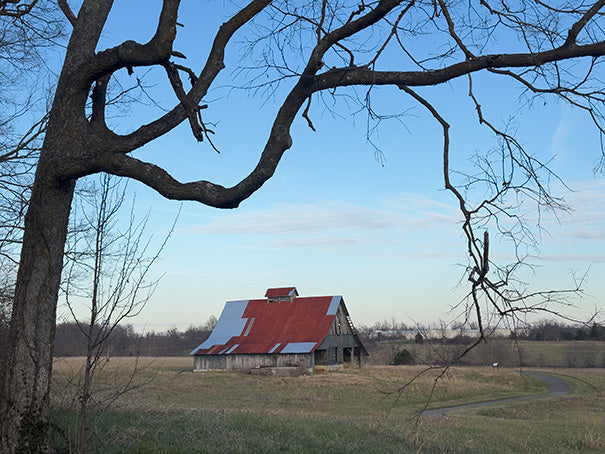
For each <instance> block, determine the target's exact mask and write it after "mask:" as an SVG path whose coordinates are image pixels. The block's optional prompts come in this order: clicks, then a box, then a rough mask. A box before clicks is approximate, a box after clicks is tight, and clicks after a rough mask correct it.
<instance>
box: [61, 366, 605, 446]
mask: <svg viewBox="0 0 605 454" xmlns="http://www.w3.org/2000/svg"><path fill="white" fill-rule="evenodd" d="M76 361H77V360H71V361H69V362H63V363H58V364H57V367H56V369H55V372H54V377H55V380H56V382H57V383H56V385H57V386H56V387H55V390H56V391H58V392H56V394H55V395H54V398H53V400H54V401H55V403H62V407H60V408H57V410H56V412H55V415H54V418H55V423H56V425H57V427H59V428H61V430H62V431H63V433H62V435H61V433H58V437H59V439H60V440H61V441H62V444H63V447H64V448H66V446H67V441H66V439H67V437H68V434H69V433H71V430H73V429H70V427H71V425H70V424H71V419H72V417H73V412H72V410H71V409H70V407H69V405H68V403H69V402H70V399H66V398H65V395H66V394H69V393H73V387H72V385H71V384H70V383H72V382H71V381H70V380H68V377H69V375H70V374H71V373H72V372H71V371H73V370H75V368H73V367H71V365H72V364H74V363H75V362H76ZM112 361H113V360H112ZM190 362H191V360H190V359H189V358H178V359H177V358H173V359H168V360H166V361H164V362H161V361H159V360H155V361H154V362H153V363H151V365H148V366H146V367H145V368H144V369H143V370H142V372H141V373H140V374H139V375H140V380H141V382H145V381H149V384H147V385H146V386H144V387H141V388H138V389H136V390H134V391H132V392H130V393H127V394H125V395H124V396H122V398H121V399H120V400H119V401H118V404H117V405H118V406H117V407H115V406H114V407H113V408H112V409H111V410H110V411H106V412H104V413H102V414H100V415H95V417H94V418H93V425H92V430H91V438H90V441H89V448H90V452H93V453H95V452H97V453H181V452H187V453H189V452H208V453H215V452H216V453H256V452H259V453H272V452H292V453H296V452H311V453H313V452H334V453H340V452H342V453H344V452H360V453H389V452H397V453H407V452H429V453H431V452H435V453H441V452H454V453H467V452H468V453H472V452H477V453H479V452H481V453H492V452H493V453H499V452H510V453H513V452H536V453H538V452H540V453H542V452H553V453H564V452H604V451H605V435H604V434H605V418H603V413H604V412H605V371H604V370H602V369H591V370H587V369H584V370H580V369H560V370H557V371H556V373H557V374H559V377H560V378H562V379H564V380H566V381H567V382H568V383H569V384H570V385H571V387H572V394H571V395H569V396H562V397H551V396H549V395H548V391H547V388H546V386H545V385H544V384H543V383H542V382H541V381H539V380H537V379H534V378H532V377H528V376H521V375H520V374H519V371H518V370H513V369H499V370H493V369H492V368H455V369H452V370H451V371H450V372H448V374H446V376H445V377H444V379H443V380H442V381H440V382H439V384H438V385H437V387H436V388H435V391H434V395H433V400H432V401H431V405H430V407H442V406H453V405H460V404H462V403H469V402H478V401H485V400H490V399H499V398H505V397H513V396H519V395H529V394H543V395H544V396H545V397H543V398H540V399H537V400H532V401H523V402H518V403H515V404H509V405H505V406H503V405H500V406H495V407H492V406H489V407H478V408H473V409H467V410H460V411H456V412H453V413H452V414H450V415H449V416H447V417H445V418H430V419H429V418H422V419H420V420H418V419H415V418H414V415H415V413H416V412H417V411H419V410H420V409H421V408H422V407H423V406H424V404H425V403H426V401H427V398H428V395H429V392H430V389H431V385H432V383H433V377H434V376H435V374H436V373H437V372H430V373H427V374H426V375H422V376H421V377H420V378H419V379H418V380H417V381H416V382H414V383H412V384H411V385H410V386H409V387H408V388H407V389H406V391H405V392H404V393H403V394H402V395H401V397H400V398H399V399H397V393H396V391H397V390H398V389H399V388H400V387H401V386H402V385H404V384H405V383H407V382H408V381H409V380H410V379H411V378H412V377H413V376H414V375H415V374H417V373H418V372H420V371H421V370H422V369H421V368H420V367H417V366H415V367H368V368H366V369H364V370H361V371H356V370H351V371H345V372H338V373H323V374H316V375H309V376H301V377H293V378H289V377H265V376H253V375H246V374H240V373H232V372H209V373H193V372H191V369H190ZM127 365H128V364H127V361H126V362H124V363H123V364H122V365H120V366H119V367H117V366H116V365H115V364H112V366H111V368H109V367H108V368H107V369H106V370H105V371H104V373H105V374H106V375H107V376H109V377H111V380H109V379H107V380H105V381H104V382H105V383H111V382H114V381H115V382H119V381H120V380H122V379H124V378H125V377H126V376H127V373H128V370H129V368H128V367H127ZM549 373H550V372H549Z"/></svg>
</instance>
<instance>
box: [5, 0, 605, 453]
mask: <svg viewBox="0 0 605 454" xmlns="http://www.w3.org/2000/svg"><path fill="white" fill-rule="evenodd" d="M35 3H36V2H29V3H28V2H19V3H18V4H16V3H14V2H3V3H1V4H0V9H1V11H6V14H9V12H11V11H12V12H13V13H14V14H17V15H19V14H20V11H26V10H27V8H28V5H31V6H33V7H34V8H33V9H32V12H33V11H35V7H36V4H35ZM19 4H21V5H22V7H21V9H19ZM71 6H73V5H71ZM112 6H113V2H112V1H111V0H84V1H83V2H82V4H81V6H80V8H79V10H78V11H77V13H76V12H75V11H72V8H71V7H70V5H69V2H67V1H59V2H58V5H57V8H59V9H60V11H61V12H62V13H63V14H64V15H65V18H66V21H67V22H69V24H70V26H72V27H73V29H72V30H71V37H70V40H69V44H68V46H67V49H66V51H65V59H64V63H63V66H62V70H61V74H60V77H59V79H58V82H57V86H56V90H55V95H54V101H53V105H52V108H51V110H50V114H49V118H48V123H47V128H46V133H45V137H44V144H43V146H42V150H41V152H40V157H39V159H38V163H37V169H36V176H35V181H34V183H33V188H32V192H31V197H30V198H29V208H28V211H27V215H26V218H25V230H24V235H23V246H22V249H21V259H20V262H19V273H18V277H17V285H16V291H15V300H14V305H13V311H12V321H11V333H10V336H11V344H10V356H9V367H8V372H7V377H6V386H5V393H4V397H3V400H2V408H1V409H0V410H1V411H0V414H1V415H2V447H3V449H4V450H5V451H6V452H14V451H15V449H16V446H21V447H26V448H25V449H30V450H36V449H37V448H38V447H42V448H41V449H51V448H50V425H49V424H48V421H49V408H48V398H49V397H48V392H49V378H50V373H51V361H52V340H53V335H54V329H55V313H56V302H57V292H58V290H59V284H60V279H61V270H62V262H63V253H64V246H65V238H66V232H67V226H68V221H69V214H70V208H71V203H72V198H73V191H74V186H75V182H76V180H77V179H79V178H81V177H84V176H87V175H91V174H94V173H99V172H105V173H109V174H113V175H118V176H124V177H128V178H133V179H136V180H138V181H140V182H142V183H143V184H145V185H147V186H149V187H151V188H153V189H154V190H156V191H157V192H159V193H160V194H161V195H163V196H164V197H166V198H169V199H176V200H193V201H198V202H201V203H203V204H206V205H208V206H212V207H218V208H235V207H237V206H238V205H239V204H240V203H241V202H242V201H243V200H245V199H246V198H248V197H250V196H251V195H252V194H253V193H254V192H255V191H256V190H258V189H259V188H260V187H261V186H262V185H263V184H264V183H265V182H266V181H267V180H268V179H269V178H271V176H272V175H273V174H274V173H275V171H276V169H277V166H278V164H279V162H280V160H281V158H282V156H283V155H284V153H285V152H286V151H287V150H288V149H290V148H291V147H292V146H293V143H294V139H293V137H292V136H291V127H292V125H293V122H294V121H295V119H296V118H299V117H302V118H303V119H304V120H305V121H306V123H307V124H308V126H309V127H310V128H311V129H313V128H314V125H313V121H312V118H311V116H310V106H312V105H313V103H316V102H327V103H328V104H329V101H327V100H329V99H330V97H331V96H336V95H338V94H340V93H343V92H344V93H348V94H349V96H353V97H355V96H357V99H358V100H359V101H360V103H361V106H362V107H363V108H365V109H367V110H368V112H369V113H370V115H376V119H377V120H380V115H379V114H376V113H375V112H374V110H373V106H372V102H371V101H372V93H373V92H374V91H375V90H378V89H379V88H380V87H392V88H393V89H395V90H396V91H397V92H398V93H400V94H401V95H402V96H404V97H407V99H408V100H410V101H412V102H414V103H416V104H417V105H418V106H420V107H422V108H424V109H426V110H427V112H429V113H430V115H431V116H432V117H433V118H434V119H435V121H436V122H437V124H438V125H439V126H440V127H441V128H442V131H443V149H442V154H443V178H444V186H445V188H446V189H447V190H449V191H451V192H452V194H453V195H454V197H455V198H456V200H457V201H458V204H459V207H460V210H461V213H462V215H463V217H464V221H465V222H464V227H463V228H464V232H465V235H466V237H467V239H468V254H469V258H470V264H469V267H468V279H469V281H470V282H471V285H472V287H471V291H470V293H469V295H470V306H469V309H474V310H475V314H476V317H477V318H478V323H479V326H480V327H481V325H482V323H481V314H482V312H481V308H480V301H479V299H480V298H486V299H487V300H486V301H487V304H488V305H490V306H491V307H492V308H493V309H495V310H496V311H497V312H499V313H500V314H501V315H507V314H511V313H513V314H514V313H516V312H518V311H526V310H543V309H545V310H548V306H547V304H548V303H549V301H552V299H553V296H552V295H551V294H549V293H538V294H533V295H532V294H530V295H528V294H527V293H524V292H523V291H521V290H519V289H514V288H513V289H512V290H509V284H511V283H512V282H513V281H512V279H511V276H512V273H513V272H514V270H515V268H516V266H518V265H517V264H516V265H514V266H513V267H512V268H501V269H500V270H499V271H500V272H498V273H493V272H490V266H491V267H492V268H497V267H496V266H495V265H494V264H493V262H492V261H491V260H490V257H489V235H488V234H487V233H485V234H476V232H477V230H478V229H481V230H485V229H487V228H490V229H493V228H495V229H496V231H500V233H502V234H504V235H508V236H511V237H513V238H515V237H516V238H519V235H521V241H527V237H524V238H523V235H524V234H525V230H524V226H523V224H522V222H521V221H520V219H519V217H518V216H517V215H516V214H515V211H514V210H515V203H512V204H511V198H512V200H513V201H514V200H515V199H516V200H519V197H524V198H528V199H532V200H534V201H535V202H537V203H538V205H540V206H545V207H551V208H556V207H558V206H560V201H559V200H558V199H556V198H555V197H553V196H552V195H551V194H550V193H549V190H548V186H547V184H546V181H548V179H549V178H552V177H554V175H552V174H550V172H549V171H548V168H547V167H546V166H545V165H544V164H543V163H541V162H540V161H539V160H537V159H536V158H535V157H534V156H532V155H531V154H530V153H528V152H526V150H525V149H524V148H523V146H522V145H521V142H520V141H519V140H518V139H517V138H515V137H514V135H513V134H511V132H510V131H508V130H506V129H503V128H499V127H498V126H497V123H495V122H493V121H492V120H491V119H490V118H487V117H486V116H485V115H484V114H483V112H482V109H481V102H480V99H479V97H477V96H476V94H475V91H474V88H473V82H474V81H475V80H476V78H479V77H489V78H490V83H491V84H493V85H494V87H497V84H498V83H499V82H498V81H500V80H502V79H504V78H505V79H509V80H512V81H514V82H515V83H516V84H518V85H519V86H520V87H521V88H522V89H524V90H525V96H528V97H529V98H532V97H546V96H551V97H555V98H558V99H561V100H563V101H565V102H566V103H569V104H570V105H571V106H574V107H576V108H578V109H580V110H582V111H584V112H586V113H587V115H588V116H589V118H590V119H591V120H592V122H593V123H594V126H595V128H596V129H597V130H598V131H600V132H601V133H602V132H605V129H604V128H605V123H604V122H603V102H604V100H605V97H604V91H603V87H602V77H601V73H600V70H601V65H602V61H603V55H605V40H604V31H603V28H602V25H603V15H604V14H605V0H599V1H594V0H593V1H580V2H578V1H573V2H572V1H559V2H554V3H553V2H542V1H538V0H532V1H525V0H517V1H513V2H509V3H508V4H507V3H503V2H496V1H491V0H481V1H480V2H475V1H466V0H451V1H448V0H407V1H405V0H380V1H373V2H365V1H328V0H323V1H320V2H316V1H306V2H305V1H301V2H291V1H285V0H284V1H274V2H272V1H269V0H254V1H251V2H249V3H248V4H246V5H244V6H242V7H241V8H240V9H239V10H238V11H237V12H236V13H235V14H233V15H232V16H231V18H230V19H228V20H227V21H225V22H224V23H223V24H222V25H221V26H220V27H219V29H218V30H213V31H209V30H204V31H203V33H213V34H214V40H213V44H212V46H211V48H210V50H209V52H208V54H207V55H195V56H189V55H188V56H187V57H190V58H192V59H200V58H203V59H204V64H203V67H202V68H201V69H200V70H199V71H194V70H193V69H192V68H190V67H188V66H185V65H184V64H182V63H183V57H185V55H184V54H183V53H182V52H181V51H180V50H179V49H178V48H175V45H174V43H175V38H176V36H177V33H178V30H179V25H181V24H180V22H181V21H182V22H183V24H184V25H185V26H188V24H189V26H195V21H196V18H195V17H183V18H179V17H178V13H179V6H180V2H179V1H178V0H164V1H163V2H162V8H161V11H160V13H159V17H158V22H157V27H156V28H155V32H154V34H153V36H152V37H151V39H149V41H147V42H142V43H139V42H135V41H133V40H127V41H124V42H122V43H120V44H118V45H116V46H114V47H110V48H107V49H102V48H99V47H100V46H99V40H100V37H101V35H102V33H103V31H104V29H105V25H106V22H107V19H108V16H109V13H110V12H111V10H112ZM207 7H208V8H217V6H216V5H214V4H209V5H207ZM13 13H10V14H13ZM10 14H9V16H10ZM24 17H26V16H24ZM236 36H237V37H238V38H235V37H236ZM246 38H247V41H248V42H247V43H245V46H246V48H247V51H248V54H247V55H248V56H249V57H250V58H251V59H252V60H251V61H252V63H253V64H252V66H251V67H250V68H249V70H244V71H240V72H238V73H237V74H238V76H237V77H238V79H237V80H234V82H233V85H238V86H242V85H244V86H247V87H249V88H252V89H254V88H264V87H269V89H274V90H275V91H274V95H275V97H276V98H278V99H277V100H276V104H277V106H276V109H275V116H274V120H273V124H272V126H271V128H270V130H268V131H267V135H266V137H267V139H266V142H265V144H264V147H263V148H262V150H258V153H259V160H258V163H257V165H256V166H255V168H254V169H252V171H251V172H250V173H249V174H248V175H247V176H245V177H243V178H242V179H241V181H239V182H238V183H237V184H235V185H233V186H231V187H224V186H222V185H220V184H217V183H213V182H210V181H206V180H205V179H204V175H200V177H199V179H197V180H196V181H191V182H181V181H179V180H177V179H176V178H174V177H173V176H172V175H170V173H168V172H167V171H166V170H165V169H164V168H162V167H161V166H159V165H156V164H153V163H151V162H146V161H144V160H142V159H141V158H140V156H139V155H137V157H135V156H133V155H132V152H133V151H134V150H137V149H139V148H141V147H143V146H144V145H146V144H149V143H150V142H153V141H154V140H156V139H158V138H160V137H162V136H163V135H165V134H167V133H168V132H170V131H171V130H173V129H174V128H175V127H176V126H177V125H179V124H181V123H183V122H186V123H188V124H189V126H190V129H191V132H192V134H193V136H194V137H195V138H196V139H197V140H198V141H210V138H211V134H212V131H211V130H210V128H209V125H208V124H206V123H205V122H204V120H203V119H202V115H201V111H202V109H203V108H204V106H205V104H204V102H205V98H206V97H207V95H208V93H209V92H210V90H211V88H212V87H213V85H214V84H215V83H216V80H217V78H218V76H219V74H221V72H222V71H223V69H224V68H225V61H226V55H227V53H229V52H235V51H237V42H238V40H239V41H240V42H241V40H242V39H246ZM234 48H235V50H234ZM141 67H158V68H161V69H162V70H163V71H164V73H165V80H166V81H167V84H168V85H169V86H170V87H171V91H172V94H173V99H174V107H173V108H172V109H171V110H169V111H167V112H165V113H163V114H161V115H160V116H158V117H157V118H155V119H153V120H152V121H149V122H146V123H142V124H140V125H138V126H137V127H135V128H134V129H133V130H132V131H131V132H128V133H120V132H117V131H116V129H115V128H113V129H112V125H111V122H109V121H108V110H109V109H110V106H111V101H112V99H113V98H112V96H111V95H110V90H109V88H108V87H110V83H111V82H112V80H115V79H116V78H117V77H119V74H121V73H126V74H133V73H134V72H135V71H137V69H138V68H141ZM183 77H186V78H188V79H189V82H188V83H186V82H183ZM242 78H243V79H244V80H243V82H242ZM455 79H464V80H466V81H467V83H468V94H469V97H470V99H471V100H472V106H473V110H471V111H469V112H468V113H466V115H474V116H476V118H477V121H478V122H479V123H480V124H481V125H484V126H485V128H487V129H488V130H489V131H490V132H491V133H492V134H493V135H495V136H496V137H497V138H498V139H499V143H500V148H499V149H498V151H497V153H496V155H493V154H490V153H494V152H493V149H492V150H490V151H489V152H488V151H486V152H485V154H483V155H481V154H480V155H479V156H478V168H479V169H480V172H478V173H477V174H476V175H467V176H466V180H462V181H458V180H457V179H455V178H454V176H453V174H452V170H451V168H450V135H451V134H452V131H451V130H450V129H451V127H450V124H449V123H448V120H447V118H445V117H444V116H443V115H442V113H441V112H440V110H439V108H438V106H437V104H436V103H435V102H434V100H432V99H431V91H430V88H431V87H435V86H437V85H440V84H444V83H446V82H449V81H453V80H455ZM261 80H262V82H261ZM186 87H187V88H186ZM277 87H279V89H277ZM347 90H353V91H352V92H348V91H347ZM225 102H228V99H227V100H225ZM341 114H347V112H342V113H341ZM213 121H214V119H213ZM496 156H497V159H496ZM477 187H480V188H481V190H477V189H476V188H477ZM477 195H479V196H477ZM501 220H506V221H507V222H500V221H501ZM492 276H496V277H492ZM570 291H572V292H573V291H577V288H572V289H570ZM482 295H483V296H482ZM528 297H530V299H528ZM531 297H537V298H538V301H537V302H533V300H532V299H531Z"/></svg>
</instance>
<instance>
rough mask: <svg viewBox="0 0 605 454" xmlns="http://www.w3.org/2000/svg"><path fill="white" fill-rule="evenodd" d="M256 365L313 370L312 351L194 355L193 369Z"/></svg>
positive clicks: (232, 368) (243, 368)
mask: <svg viewBox="0 0 605 454" xmlns="http://www.w3.org/2000/svg"><path fill="white" fill-rule="evenodd" d="M257 367H303V368H305V369H307V370H308V371H309V372H313V369H314V367H315V361H314V355H313V353H291V354H271V355H237V354H231V355H196V356H194V359H193V370H195V371H203V370H250V369H254V368H257Z"/></svg>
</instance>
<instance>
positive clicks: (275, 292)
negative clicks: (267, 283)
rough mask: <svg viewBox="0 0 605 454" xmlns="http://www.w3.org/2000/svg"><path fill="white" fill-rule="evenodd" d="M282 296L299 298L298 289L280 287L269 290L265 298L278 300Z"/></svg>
mask: <svg viewBox="0 0 605 454" xmlns="http://www.w3.org/2000/svg"><path fill="white" fill-rule="evenodd" d="M280 296H298V291H296V287H280V288H269V289H267V293H265V298H277V297H280Z"/></svg>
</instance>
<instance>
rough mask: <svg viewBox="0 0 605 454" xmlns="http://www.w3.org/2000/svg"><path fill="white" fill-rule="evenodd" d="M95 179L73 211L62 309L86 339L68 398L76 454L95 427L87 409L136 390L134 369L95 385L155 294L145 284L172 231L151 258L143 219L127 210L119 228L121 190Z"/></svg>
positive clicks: (152, 284) (105, 179)
mask: <svg viewBox="0 0 605 454" xmlns="http://www.w3.org/2000/svg"><path fill="white" fill-rule="evenodd" d="M99 180H100V181H99V185H98V187H93V189H92V190H88V191H87V192H88V197H82V198H81V199H80V201H81V204H80V205H81V210H74V224H76V225H77V227H74V229H73V230H72V232H73V233H72V238H71V239H70V241H69V247H68V250H69V251H70V255H72V260H70V262H69V266H68V268H67V270H66V274H67V276H66V284H65V302H66V306H67V308H68V309H69V311H70V313H71V316H72V319H73V321H74V322H75V323H76V325H77V327H78V329H79V331H80V333H81V334H82V335H83V338H84V340H85V362H84V365H83V367H82V370H81V371H79V372H78V376H77V395H76V396H74V400H73V402H74V403H76V404H77V407H78V408H77V412H76V420H75V430H74V431H73V432H72V431H68V433H69V434H72V435H73V440H70V443H69V445H70V449H71V450H73V452H76V453H84V452H85V451H86V445H87V442H88V439H89V436H90V433H91V431H92V430H93V428H94V424H93V423H92V421H91V412H92V410H93V409H94V410H96V411H95V414H96V415H97V416H98V415H100V414H101V413H102V410H105V409H107V408H109V406H110V405H111V404H113V403H114V402H115V401H116V400H117V399H118V398H119V397H120V396H121V395H123V394H124V393H126V392H128V391H130V390H131V389H133V388H135V382H134V378H135V376H136V374H137V372H138V369H137V367H135V369H134V370H133V371H132V372H131V375H130V377H129V378H128V379H126V380H125V381H124V382H123V383H121V384H120V385H118V387H117V388H114V387H104V386H102V387H100V386H98V383H96V382H98V381H99V379H100V376H101V375H102V373H103V369H104V367H105V365H107V364H108V360H109V357H111V356H113V353H112V351H111V342H112V340H115V338H116V335H117V334H119V332H120V331H123V330H124V329H125V328H123V327H122V326H121V325H122V324H123V323H124V322H125V321H126V320H128V319H129V318H131V317H134V316H136V315H138V314H139V313H140V312H141V310H142V309H143V308H144V306H145V304H146V303H147V301H148V300H149V298H150V296H151V294H152V293H153V291H154V290H155V288H156V286H157V284H158V280H157V279H155V280H154V279H152V280H148V278H149V271H150V269H151V266H152V265H153V263H154V262H155V261H156V260H157V258H158V256H159V254H160V252H161V251H162V249H163V247H164V245H165V244H166V241H167V240H168V238H169V236H170V233H171V232H170V233H169V234H168V235H167V236H166V238H165V239H164V241H163V242H162V244H161V246H160V247H159V249H158V250H157V251H156V252H155V253H151V254H150V252H149V246H150V240H145V238H144V233H145V226H146V223H147V218H145V219H143V220H142V221H140V222H136V221H135V218H134V215H133V211H132V209H131V212H130V220H129V222H128V223H127V224H126V225H125V226H123V227H122V226H120V225H119V220H120V216H119V215H120V213H121V209H122V208H123V204H124V200H125V193H124V188H120V185H119V182H117V181H116V179H115V178H112V176H111V175H107V174H102V175H101V176H100V179H99ZM133 203H134V202H133ZM175 222H176V220H175ZM78 300H79V301H78ZM83 302H87V306H88V307H87V310H86V311H84V313H83V314H84V315H80V314H82V312H81V311H78V307H79V306H82V303H83ZM131 329H132V327H131ZM137 386H138V385H137ZM97 388H101V389H102V391H98V390H96V389H97Z"/></svg>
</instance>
